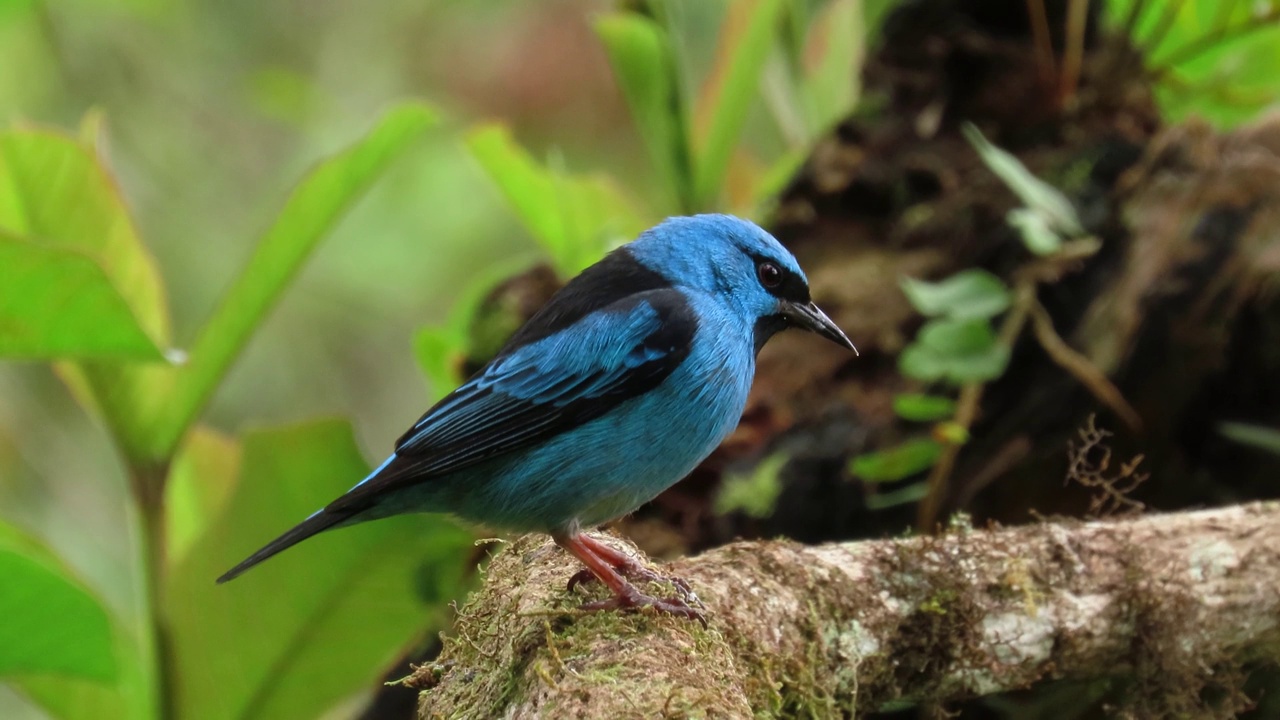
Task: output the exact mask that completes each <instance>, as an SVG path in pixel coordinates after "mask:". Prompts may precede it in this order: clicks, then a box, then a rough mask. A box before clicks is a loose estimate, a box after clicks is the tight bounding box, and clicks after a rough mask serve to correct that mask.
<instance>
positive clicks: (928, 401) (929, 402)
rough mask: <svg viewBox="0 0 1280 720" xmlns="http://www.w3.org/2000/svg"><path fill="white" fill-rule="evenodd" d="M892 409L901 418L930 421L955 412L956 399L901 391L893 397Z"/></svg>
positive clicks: (949, 415) (946, 416)
mask: <svg viewBox="0 0 1280 720" xmlns="http://www.w3.org/2000/svg"><path fill="white" fill-rule="evenodd" d="M893 411H894V412H895V413H897V415H898V417H900V418H902V419H903V420H911V421H913V422H932V421H934V420H942V419H944V418H949V417H951V416H952V415H955V413H956V401H955V400H952V399H951V398H947V397H939V396H937V395H920V394H917V393H903V394H901V395H895V396H894V398H893Z"/></svg>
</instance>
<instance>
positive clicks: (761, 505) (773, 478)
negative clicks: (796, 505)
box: [714, 453, 787, 518]
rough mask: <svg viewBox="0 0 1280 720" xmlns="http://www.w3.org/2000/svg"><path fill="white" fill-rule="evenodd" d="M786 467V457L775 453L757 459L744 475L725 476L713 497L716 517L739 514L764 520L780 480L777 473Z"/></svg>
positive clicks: (775, 498) (776, 494)
mask: <svg viewBox="0 0 1280 720" xmlns="http://www.w3.org/2000/svg"><path fill="white" fill-rule="evenodd" d="M786 464H787V456H786V455H783V454H781V453H775V454H773V455H770V456H769V457H767V458H765V459H764V460H761V461H760V463H759V464H758V465H756V466H755V467H754V468H752V469H751V471H750V472H748V473H729V474H727V475H726V476H725V478H724V482H723V483H722V484H721V486H720V492H718V493H717V494H716V499H715V504H714V509H715V512H716V514H717V515H727V514H729V513H731V512H734V511H739V510H740V511H742V512H743V513H744V514H745V515H747V516H748V517H753V518H767V517H769V516H770V515H772V514H773V508H774V506H775V505H776V504H777V501H778V496H779V495H781V494H782V481H781V479H780V478H779V476H778V474H779V473H780V472H781V471H782V468H783V466H785V465H786Z"/></svg>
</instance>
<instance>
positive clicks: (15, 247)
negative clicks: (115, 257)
mask: <svg viewBox="0 0 1280 720" xmlns="http://www.w3.org/2000/svg"><path fill="white" fill-rule="evenodd" d="M0 267H3V268H4V269H5V278H6V279H5V282H4V283H2V284H0V357H16V358H39V359H53V358H67V357H74V358H122V359H135V360H159V359H161V355H160V351H159V350H158V349H157V348H156V346H155V343H154V342H152V340H151V338H150V337H148V336H147V333H146V331H144V330H143V329H142V327H141V326H139V325H138V321H137V319H136V318H135V317H134V316H133V311H132V310H131V309H130V308H129V305H128V303H127V302H126V301H125V299H124V297H123V296H121V294H120V291H119V290H117V289H116V287H115V286H113V285H112V284H111V279H110V278H109V277H108V276H107V274H106V272H104V271H103V269H102V266H100V265H99V264H98V263H97V262H95V261H94V260H93V258H91V257H89V256H88V255H85V254H83V253H81V252H78V251H75V250H67V249H63V248H56V247H47V246H44V245H40V244H37V243H34V242H31V241H29V240H24V239H20V238H18V237H16V236H13V235H10V234H9V233H7V232H5V231H0Z"/></svg>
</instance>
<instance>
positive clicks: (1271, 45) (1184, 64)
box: [1106, 0, 1280, 126]
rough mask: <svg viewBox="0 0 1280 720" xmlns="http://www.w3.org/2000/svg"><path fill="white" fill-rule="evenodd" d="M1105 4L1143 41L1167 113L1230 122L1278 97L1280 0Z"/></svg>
mask: <svg viewBox="0 0 1280 720" xmlns="http://www.w3.org/2000/svg"><path fill="white" fill-rule="evenodd" d="M1106 10H1107V15H1108V18H1109V20H1110V23H1111V25H1112V27H1114V28H1116V29H1118V30H1119V31H1121V32H1128V34H1129V35H1130V36H1132V37H1133V39H1134V41H1135V42H1136V43H1137V45H1138V46H1139V47H1140V48H1142V50H1143V54H1144V55H1145V57H1146V63H1147V67H1148V68H1149V69H1150V70H1151V71H1152V72H1153V73H1154V74H1155V76H1156V78H1157V79H1158V80H1159V82H1157V83H1156V90H1157V94H1158V97H1159V100H1160V104H1161V107H1162V108H1163V110H1164V112H1165V114H1166V115H1167V116H1168V118H1169V119H1170V120H1172V121H1177V120H1181V119H1183V118H1184V117H1186V116H1188V115H1199V116H1201V117H1204V118H1207V119H1208V120H1210V121H1212V122H1214V123H1217V124H1219V125H1222V126H1232V125H1237V124H1239V123H1242V122H1245V121H1247V120H1249V119H1251V118H1253V117H1255V116H1256V115H1257V114H1258V112H1259V111H1260V110H1262V109H1264V108H1266V107H1267V106H1269V105H1272V104H1274V103H1275V102H1276V100H1277V99H1280V74H1277V73H1276V65H1277V64H1278V63H1280V2H1277V1H1276V0H1164V1H1161V2H1152V1H1151V0H1111V2H1108V3H1107V4H1106Z"/></svg>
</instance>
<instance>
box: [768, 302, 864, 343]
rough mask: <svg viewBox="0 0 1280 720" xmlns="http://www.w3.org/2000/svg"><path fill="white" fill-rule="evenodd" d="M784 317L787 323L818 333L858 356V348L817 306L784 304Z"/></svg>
mask: <svg viewBox="0 0 1280 720" xmlns="http://www.w3.org/2000/svg"><path fill="white" fill-rule="evenodd" d="M782 315H783V317H785V318H786V319H787V322H789V323H791V324H792V325H794V326H795V327H798V328H803V329H805V330H808V331H810V332H814V333H817V334H819V335H821V336H822V337H824V338H826V339H828V340H830V341H831V342H833V343H835V344H837V345H840V346H842V347H846V348H849V349H850V350H852V351H853V353H854V354H855V355H857V354H858V348H856V347H854V346H853V343H852V342H850V341H849V338H848V337H846V336H845V334H844V331H843V330H841V329H840V328H839V327H837V326H836V324H835V323H834V322H831V318H829V317H827V314H826V313H824V312H822V311H821V310H819V309H818V306H817V305H814V304H813V303H794V302H787V303H783V307H782Z"/></svg>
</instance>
